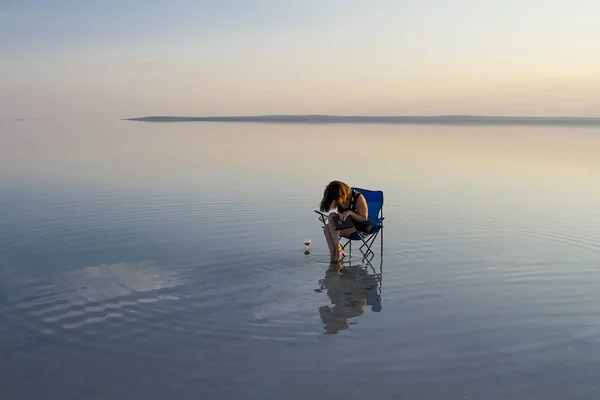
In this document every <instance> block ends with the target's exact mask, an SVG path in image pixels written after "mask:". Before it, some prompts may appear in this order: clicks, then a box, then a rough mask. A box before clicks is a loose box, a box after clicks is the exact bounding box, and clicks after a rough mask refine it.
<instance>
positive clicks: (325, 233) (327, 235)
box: [323, 225, 335, 261]
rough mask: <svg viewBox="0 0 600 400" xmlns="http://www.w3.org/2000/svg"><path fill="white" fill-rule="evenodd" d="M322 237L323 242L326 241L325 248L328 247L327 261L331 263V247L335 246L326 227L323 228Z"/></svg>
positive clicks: (332, 255)
mask: <svg viewBox="0 0 600 400" xmlns="http://www.w3.org/2000/svg"><path fill="white" fill-rule="evenodd" d="M323 235H325V240H326V241H327V246H328V247H329V260H330V261H333V257H334V254H333V247H334V246H335V244H334V242H333V238H332V237H331V232H330V231H329V227H328V226H327V225H325V226H324V227H323Z"/></svg>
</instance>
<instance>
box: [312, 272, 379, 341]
mask: <svg viewBox="0 0 600 400" xmlns="http://www.w3.org/2000/svg"><path fill="white" fill-rule="evenodd" d="M369 268H371V269H372V270H373V272H374V273H369V272H370V271H369ZM381 277H382V274H381V268H380V271H379V273H377V272H376V270H375V268H374V267H373V266H372V265H371V264H369V263H367V264H366V265H348V266H345V267H344V268H342V269H339V268H336V267H332V268H330V269H328V270H327V272H326V273H325V278H324V279H321V280H320V281H319V283H320V285H321V287H320V289H318V290H317V291H318V292H321V291H323V290H325V289H326V290H327V296H328V297H329V299H330V300H331V305H327V306H322V307H319V314H320V316H321V320H322V321H323V324H324V325H325V331H326V333H337V332H338V331H341V330H344V329H348V327H349V323H348V319H350V318H355V317H358V316H361V315H362V314H364V312H365V306H367V305H370V306H371V311H374V312H379V311H381V308H382V307H381Z"/></svg>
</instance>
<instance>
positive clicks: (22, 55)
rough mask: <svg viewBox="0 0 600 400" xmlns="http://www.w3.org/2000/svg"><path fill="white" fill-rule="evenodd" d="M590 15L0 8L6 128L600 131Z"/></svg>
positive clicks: (447, 6) (433, 4) (527, 7)
mask: <svg viewBox="0 0 600 400" xmlns="http://www.w3.org/2000/svg"><path fill="white" fill-rule="evenodd" d="M598 21H600V3H599V2H598V1H596V0H575V1H571V2H564V1H558V0H548V1H541V0H523V1H516V0H506V1H502V2H500V1H491V0H484V1H472V0H459V1H454V2H447V1H443V0H428V1H416V0H409V1H403V2H398V1H391V0H390V1H386V0H380V1H376V0H374V1H370V2H363V1H358V0H351V1H341V0H331V1H326V2H319V1H316V0H308V1H275V0H249V1H243V0H225V1H220V2H216V1H192V0H175V1H172V2H160V1H147V2H141V1H134V0H129V1H123V2H121V1H115V0H108V1H103V2H98V1H92V2H79V1H74V0H54V1H41V0H23V1H20V2H10V3H9V2H7V1H6V0H5V1H1V0H0V37H2V40H0V50H1V51H2V59H3V60H2V61H3V62H2V63H0V88H2V90H1V91H0V118H21V117H40V118H44V117H50V116H55V115H60V116H69V115H83V116H104V117H111V118H129V117H137V116H146V115H192V116H210V115H252V114H336V115H448V114H471V115H522V116H530V115H531V116H567V115H568V116H600V74H599V73H598V71H600V46H598V43H600V29H598V24H597V22H598Z"/></svg>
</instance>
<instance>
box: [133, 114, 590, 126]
mask: <svg viewBox="0 0 600 400" xmlns="http://www.w3.org/2000/svg"><path fill="white" fill-rule="evenodd" d="M126 120H127V121H142V122H259V123H275V124H431V125H584V126H600V117H491V116H476V115H442V116H431V117H430V116H422V117H419V116H337V115H254V116H230V117H176V116H152V117H140V118H127V119H126Z"/></svg>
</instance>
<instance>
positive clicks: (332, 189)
mask: <svg viewBox="0 0 600 400" xmlns="http://www.w3.org/2000/svg"><path fill="white" fill-rule="evenodd" d="M348 196H350V186H348V185H346V184H345V183H344V182H340V181H332V182H329V185H327V187H326V188H325V192H324V193H323V199H322V200H321V205H320V207H319V209H320V210H321V212H327V211H329V210H331V209H333V208H336V207H339V206H341V205H342V204H343V203H344V201H346V199H347V198H348Z"/></svg>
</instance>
